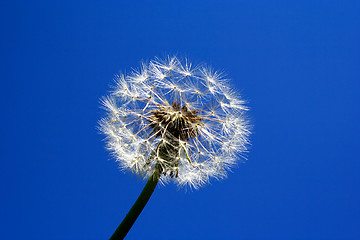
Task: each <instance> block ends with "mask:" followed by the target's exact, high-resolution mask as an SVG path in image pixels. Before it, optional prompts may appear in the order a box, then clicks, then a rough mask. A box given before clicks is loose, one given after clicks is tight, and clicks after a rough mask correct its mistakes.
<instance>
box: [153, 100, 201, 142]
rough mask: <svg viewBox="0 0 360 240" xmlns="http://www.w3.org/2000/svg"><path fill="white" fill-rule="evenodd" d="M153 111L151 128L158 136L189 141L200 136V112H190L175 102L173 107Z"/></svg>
mask: <svg viewBox="0 0 360 240" xmlns="http://www.w3.org/2000/svg"><path fill="white" fill-rule="evenodd" d="M157 107H158V109H155V110H152V111H151V113H152V115H151V116H150V120H149V121H150V127H152V128H153V132H155V133H156V135H157V136H165V137H166V138H175V139H178V140H182V141H187V140H189V139H190V138H194V137H196V136H197V135H198V133H199V131H198V127H199V126H200V125H201V121H202V118H201V116H200V115H198V113H199V111H198V110H190V109H188V107H187V106H186V105H184V106H181V105H180V103H177V102H173V103H172V105H160V104H159V105H158V106H157Z"/></svg>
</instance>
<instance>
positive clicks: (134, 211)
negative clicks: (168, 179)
mask: <svg viewBox="0 0 360 240" xmlns="http://www.w3.org/2000/svg"><path fill="white" fill-rule="evenodd" d="M159 179H160V173H159V171H158V170H157V169H156V168H155V171H154V173H153V174H152V175H151V176H150V178H149V180H148V181H147V183H146V185H145V187H144V189H143V190H142V192H141V193H140V195H139V197H138V199H137V200H136V202H135V203H134V205H133V206H132V208H131V209H130V211H129V212H128V214H126V216H125V218H124V220H123V221H122V222H121V223H120V225H119V226H118V228H117V229H116V230H115V232H114V234H113V235H112V236H111V238H110V240H119V239H124V238H125V236H126V234H127V233H128V232H129V231H130V228H131V227H132V225H133V224H134V223H135V221H136V219H137V218H138V217H139V215H140V213H141V211H142V210H143V209H144V207H145V205H146V203H147V202H148V201H149V199H150V197H151V194H152V193H153V192H154V190H155V187H156V185H157V183H158V181H159Z"/></svg>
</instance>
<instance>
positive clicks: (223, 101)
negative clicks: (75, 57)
mask: <svg viewBox="0 0 360 240" xmlns="http://www.w3.org/2000/svg"><path fill="white" fill-rule="evenodd" d="M115 82H116V86H115V89H114V91H113V92H111V93H110V94H109V95H108V96H106V97H104V98H103V99H102V100H101V103H102V106H103V107H104V108H105V109H106V116H105V117H104V118H103V119H101V121H100V129H101V131H102V132H103V133H104V134H105V136H106V142H107V148H108V149H109V150H110V151H111V152H112V153H113V155H114V157H115V159H116V161H117V162H118V163H119V166H120V167H121V168H122V169H124V170H130V171H132V172H134V173H136V174H139V175H141V176H144V177H148V176H150V175H151V174H152V172H153V171H154V170H156V171H160V173H161V174H162V176H161V180H162V181H163V182H168V181H170V180H173V181H174V182H176V183H177V184H178V185H179V186H189V187H192V188H198V187H200V186H202V185H204V184H206V183H207V182H209V180H210V179H211V178H216V179H220V178H223V177H225V176H226V172H227V171H228V170H229V169H230V168H231V167H232V166H233V165H234V164H236V162H238V160H239V159H240V158H241V157H243V154H244V153H245V152H246V151H247V146H248V145H249V141H248V137H249V135H250V127H249V123H248V121H247V119H246V117H245V116H246V111H247V110H248V108H247V107H246V106H245V105H244V101H243V100H242V99H241V98H240V97H239V95H238V94H237V93H236V92H235V91H234V90H233V89H232V88H230V87H229V86H228V80H227V79H225V78H224V77H223V74H222V73H221V72H218V71H214V70H213V69H212V68H210V67H204V66H193V65H192V64H191V63H189V62H188V60H187V59H185V60H184V61H180V60H179V59H178V58H177V57H167V58H166V59H158V58H156V59H154V60H152V61H149V62H147V63H143V64H142V65H141V66H140V68H139V69H135V70H133V71H132V72H131V73H130V74H129V75H116V76H115Z"/></svg>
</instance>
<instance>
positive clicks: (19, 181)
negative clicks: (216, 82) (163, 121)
mask: <svg viewBox="0 0 360 240" xmlns="http://www.w3.org/2000/svg"><path fill="white" fill-rule="evenodd" d="M0 6H1V7H0V9H1V10H0V13H1V14H0V22H1V23H0V24H1V29H2V30H1V39H0V41H1V44H0V52H1V64H0V73H1V92H2V94H1V95H0V105H1V109H2V111H1V112H2V114H1V118H0V123H1V125H0V126H1V129H2V130H1V138H0V141H1V144H0V146H1V151H0V164H1V165H0V166H1V168H0V169H1V174H0V183H1V184H0V190H1V198H0V206H1V215H0V216H1V218H0V236H1V238H2V239H24V238H26V239H107V238H108V237H110V235H111V234H112V233H113V231H114V230H115V228H116V227H117V225H118V224H119V223H120V222H121V220H122V218H123V217H124V215H125V214H126V212H127V211H128V209H129V208H130V207H131V205H132V204H133V202H134V201H135V199H136V198H137V196H138V194H139V193H140V191H141V189H142V187H143V186H144V184H145V182H144V181H142V180H140V179H138V178H137V177H136V176H134V175H131V174H129V173H127V174H124V173H123V172H121V171H119V169H118V167H117V165H116V163H115V162H114V161H113V159H111V157H110V155H109V153H108V152H107V151H106V150H105V148H104V146H105V144H104V141H103V136H102V135H100V134H99V133H98V130H97V121H98V120H99V119H100V118H101V117H102V116H103V114H104V112H103V110H101V109H100V103H99V98H100V97H101V96H103V95H106V94H107V92H108V91H109V86H110V85H111V84H112V83H113V81H112V79H113V76H114V74H116V73H118V72H119V71H124V72H126V71H130V69H131V68H132V67H137V66H138V65H139V62H140V61H141V60H142V59H145V60H146V59H152V58H153V57H155V56H160V57H163V56H166V55H167V54H170V55H172V54H177V55H178V56H180V57H188V58H189V59H190V61H192V62H194V63H201V62H205V63H208V64H210V65H212V66H213V67H214V68H215V69H221V70H223V71H225V72H226V73H227V75H228V77H229V78H231V79H232V83H233V85H234V86H235V87H236V88H237V89H239V91H240V92H241V93H242V95H243V97H244V98H245V99H247V101H248V106H249V107H250V108H251V110H250V112H249V117H250V118H251V121H252V123H253V125H254V129H253V134H252V136H251V141H252V146H251V149H250V152H249V154H248V156H247V157H248V161H247V162H246V163H245V164H240V165H239V166H238V167H237V168H235V169H233V173H231V174H229V177H228V178H227V179H225V180H222V181H211V184H208V185H206V186H205V187H203V188H201V189H199V190H197V191H189V190H188V191H185V190H184V189H178V188H177V186H175V185H173V184H168V185H166V186H160V187H158V188H157V189H156V190H155V193H154V195H153V196H152V198H151V199H150V202H149V203H148V205H147V206H146V208H145V210H144V212H143V213H142V214H141V216H140V218H139V219H138V221H137V222H136V223H135V225H134V227H133V228H132V230H131V231H130V233H129V234H128V237H127V239H175V240H176V239H360V228H359V226H360V207H359V202H360V193H359V185H360V176H359V169H360V163H359V160H360V153H359V146H360V140H359V135H360V127H359V122H360V121H359V120H360V119H359V116H360V104H359V103H360V99H359V95H360V94H359V92H360V71H359V65H360V51H359V50H360V49H359V46H360V45H359V43H360V32H359V29H360V15H359V11H360V4H359V2H358V1H355V0H354V1H187V0H186V1H177V2H176V1H2V2H1V3H0Z"/></svg>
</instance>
